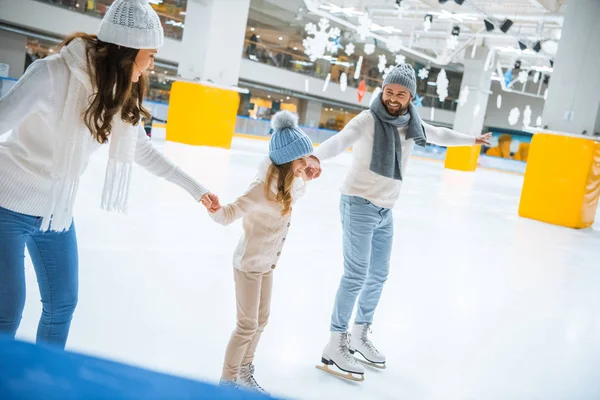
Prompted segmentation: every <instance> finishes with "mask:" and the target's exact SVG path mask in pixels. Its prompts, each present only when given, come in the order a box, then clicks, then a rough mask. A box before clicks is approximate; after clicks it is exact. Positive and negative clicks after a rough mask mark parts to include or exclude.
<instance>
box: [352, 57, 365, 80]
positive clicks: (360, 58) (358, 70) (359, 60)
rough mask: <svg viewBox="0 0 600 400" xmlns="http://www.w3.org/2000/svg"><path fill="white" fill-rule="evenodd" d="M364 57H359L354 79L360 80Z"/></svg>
mask: <svg viewBox="0 0 600 400" xmlns="http://www.w3.org/2000/svg"><path fill="white" fill-rule="evenodd" d="M362 63H363V56H360V57H358V62H357V63H356V68H355V69H354V79H358V78H360V70H361V68H362Z"/></svg>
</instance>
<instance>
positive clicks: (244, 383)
mask: <svg viewBox="0 0 600 400" xmlns="http://www.w3.org/2000/svg"><path fill="white" fill-rule="evenodd" d="M236 383H237V384H238V386H240V387H242V388H246V389H251V390H253V391H255V392H259V393H265V394H267V392H266V391H265V390H264V389H263V388H262V387H260V385H259V384H258V383H257V382H256V379H254V365H252V364H246V365H242V366H241V368H240V373H239V374H238V378H237V381H236Z"/></svg>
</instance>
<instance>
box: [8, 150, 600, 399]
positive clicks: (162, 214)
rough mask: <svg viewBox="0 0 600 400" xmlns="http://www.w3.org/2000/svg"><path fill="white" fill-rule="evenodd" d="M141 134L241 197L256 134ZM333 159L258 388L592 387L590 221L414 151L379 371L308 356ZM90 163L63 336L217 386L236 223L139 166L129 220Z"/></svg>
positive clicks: (429, 392) (596, 287)
mask: <svg viewBox="0 0 600 400" xmlns="http://www.w3.org/2000/svg"><path fill="white" fill-rule="evenodd" d="M154 141H155V143H156V144H157V147H159V148H160V149H161V151H164V152H165V154H167V155H168V156H169V157H170V158H171V159H172V160H173V161H174V162H176V163H177V164H179V165H180V166H181V167H182V168H183V169H184V170H185V171H186V172H188V173H189V174H191V175H193V176H194V177H195V178H197V179H198V180H199V181H200V182H202V183H203V184H204V185H205V186H207V187H209V188H210V189H211V190H212V191H214V192H215V193H217V194H218V195H219V196H220V198H221V201H222V202H223V203H227V202H230V201H232V200H234V199H235V197H236V196H238V195H240V194H242V193H243V192H244V190H245V189H246V187H247V185H248V184H249V182H250V181H251V180H252V178H253V176H254V174H255V172H256V167H257V166H258V164H259V162H260V161H261V160H262V158H263V157H265V156H266V149H267V147H268V142H263V141H255V140H249V139H234V145H233V150H231V151H227V150H221V149H215V148H202V147H191V146H184V145H179V144H174V143H165V142H164V141H162V140H160V139H155V140H154ZM103 150H106V149H103ZM350 160H351V158H350V154H343V155H341V156H340V157H338V158H337V159H335V160H333V161H331V162H328V163H324V172H323V175H322V177H321V178H320V179H319V180H317V181H314V182H311V183H310V185H309V188H308V193H307V195H306V197H305V198H303V199H301V200H300V201H299V202H298V204H297V205H296V207H295V209H294V214H293V217H292V226H291V228H290V229H291V230H290V235H289V236H288V240H287V241H286V247H285V248H284V250H283V254H282V257H281V261H280V263H279V265H278V267H277V269H276V271H275V281H274V294H273V305H272V312H271V319H270V322H269V325H268V326H267V328H266V331H265V333H264V335H263V336H262V341H261V343H260V345H259V348H258V353H257V358H256V360H255V365H256V379H257V381H258V382H259V383H260V384H261V385H262V386H263V387H264V388H265V389H266V390H268V391H270V392H271V393H272V394H274V395H276V396H281V397H287V398H299V399H411V400H429V399H440V400H451V399H461V400H462V399H473V400H484V399H485V400H496V399H497V400H511V399H514V400H534V399H544V400H551V399H565V400H566V399H569V400H583V399H585V400H588V399H589V400H592V399H599V398H600V216H598V217H597V222H596V225H595V227H594V228H592V229H588V230H582V231H577V230H571V229H566V228H559V227H556V226H551V225H546V224H542V223H538V222H535V221H531V220H525V219H521V218H519V217H518V216H517V208H518V204H519V195H520V189H521V184H522V180H523V177H522V176H520V175H516V174H508V173H501V172H495V171H489V170H478V171H477V172H476V173H475V174H468V173H460V172H454V171H449V170H445V169H444V168H443V164H442V163H440V162H435V161H430V160H423V159H417V158H412V159H411V160H410V161H409V162H410V165H409V173H408V176H407V177H406V178H405V184H404V187H403V189H402V191H403V192H402V195H401V198H400V201H399V203H398V204H397V206H396V209H395V210H394V212H395V220H396V221H395V222H396V224H395V229H396V233H395V243H394V250H393V254H392V266H391V271H390V277H389V280H388V283H387V284H386V286H385V289H384V292H383V297H382V299H381V302H380V305H379V308H378V309H377V312H376V314H375V322H374V325H373V334H372V335H373V341H374V343H375V345H376V346H377V347H378V348H379V350H381V351H382V352H383V353H384V354H386V356H387V360H388V362H387V364H388V369H387V370H385V371H379V370H373V369H367V373H366V378H365V381H364V382H363V383H362V384H354V383H350V382H346V381H342V380H341V379H338V378H335V377H333V376H330V375H327V374H325V373H323V372H321V371H319V370H317V369H315V365H316V364H317V363H319V361H320V357H321V350H322V349H323V347H324V346H325V344H326V342H327V340H328V337H329V318H330V313H331V310H332V306H333V299H334V296H335V292H336V289H337V285H338V281H339V278H340V277H341V274H342V252H341V225H340V221H339V212H338V202H339V187H340V185H341V182H342V179H343V178H344V176H345V172H346V170H347V167H348V165H349V163H350ZM105 166H106V151H102V152H99V153H98V154H96V155H95V156H94V157H93V158H92V160H91V162H90V165H89V168H88V170H87V172H86V173H85V175H84V178H83V180H82V182H81V187H80V190H79V196H78V200H77V206H76V210H75V215H76V226H77V230H78V235H79V249H80V295H79V305H78V307H77V310H76V312H75V317H74V320H73V324H72V328H71V335H70V337H69V342H68V344H67V348H68V349H69V350H74V351H80V352H84V353H87V354H93V355H98V356H101V357H106V358H110V359H114V360H118V361H122V362H126V363H129V364H133V365H138V366H144V367H147V368H151V369H154V370H158V371H162V372H168V373H173V374H177V375H182V376H186V377H191V378H194V379H200V380H205V381H211V382H217V381H218V379H219V378H220V374H221V366H222V361H223V356H224V351H225V346H226V343H227V341H228V339H229V335H230V333H231V331H232V330H233V328H234V324H235V298H234V290H233V276H232V266H231V257H232V253H233V249H234V247H235V245H236V243H237V240H238V238H239V235H240V232H241V226H240V223H239V222H238V223H236V224H234V225H232V226H230V227H226V228H224V227H221V226H218V225H216V224H214V223H213V222H212V221H211V219H210V218H209V217H208V216H207V214H206V211H205V210H204V208H203V207H201V206H200V205H199V204H196V203H194V201H193V200H192V198H191V197H190V196H189V195H188V194H187V193H186V192H185V191H184V190H182V189H180V188H179V187H177V186H175V185H172V184H170V183H168V182H166V181H163V180H159V179H158V178H156V177H154V176H152V175H150V174H149V173H147V172H145V171H144V170H142V169H141V168H139V167H136V168H135V170H134V177H133V186H132V193H131V196H130V211H129V215H128V216H121V215H115V214H109V213H106V212H104V211H102V210H100V207H99V205H100V195H101V189H102V184H103V181H104V169H105ZM26 276H27V294H28V297H27V304H26V308H25V314H24V316H23V321H22V324H21V327H20V330H19V333H18V336H19V337H20V338H23V339H26V340H33V339H34V338H35V332H36V328H37V320H38V318H39V314H40V308H41V304H40V300H39V292H38V288H37V283H36V279H35V274H34V271H33V268H32V266H31V264H30V262H28V265H27V267H26Z"/></svg>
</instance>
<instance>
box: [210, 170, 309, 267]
mask: <svg viewBox="0 0 600 400" xmlns="http://www.w3.org/2000/svg"><path fill="white" fill-rule="evenodd" d="M270 165H271V161H270V160H269V159H268V158H267V159H266V160H265V161H264V162H263V163H261V166H260V168H259V171H258V174H257V175H256V178H255V179H254V181H253V182H252V183H251V184H250V187H249V188H248V190H246V193H244V194H243V195H242V196H240V197H238V198H237V199H236V200H235V201H234V202H233V203H231V204H228V205H225V206H223V207H222V208H221V209H220V210H219V211H217V212H216V213H213V214H210V216H211V217H212V218H213V220H214V221H215V222H217V223H219V224H221V225H229V224H231V223H233V222H234V221H235V220H237V219H240V218H242V219H243V220H242V221H243V222H242V225H243V233H242V237H241V238H240V240H239V242H238V245H237V247H236V249H235V253H234V255H233V266H234V268H237V269H239V270H241V271H247V272H268V271H271V270H273V269H275V267H276V266H277V263H278V261H279V257H280V256H281V251H282V250H283V245H284V243H285V239H286V235H287V233H288V230H289V228H290V221H291V212H290V213H289V214H287V215H284V216H282V215H281V207H280V206H279V204H277V203H276V202H275V201H272V200H269V199H268V198H267V196H266V195H265V181H266V176H267V171H268V169H269V166H270ZM270 190H271V191H272V192H273V193H274V194H275V193H277V181H276V180H274V181H273V182H272V184H271V188H270ZM305 191H306V184H305V182H304V180H303V179H302V178H295V179H294V185H293V187H292V204H294V203H295V202H296V200H298V199H299V198H300V197H301V196H303V195H304V193H305Z"/></svg>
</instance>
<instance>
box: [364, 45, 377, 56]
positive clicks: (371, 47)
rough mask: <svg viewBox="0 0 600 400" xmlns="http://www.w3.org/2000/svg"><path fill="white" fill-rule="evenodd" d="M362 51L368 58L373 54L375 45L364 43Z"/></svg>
mask: <svg viewBox="0 0 600 400" xmlns="http://www.w3.org/2000/svg"><path fill="white" fill-rule="evenodd" d="M364 51H365V54H366V55H368V56H370V55H371V54H373V53H375V44H374V43H365V47H364Z"/></svg>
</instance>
